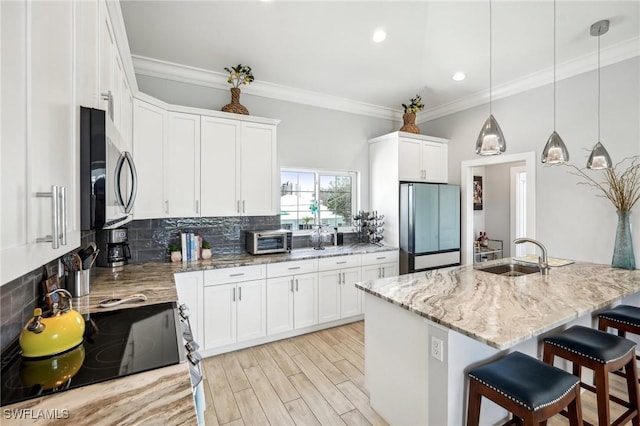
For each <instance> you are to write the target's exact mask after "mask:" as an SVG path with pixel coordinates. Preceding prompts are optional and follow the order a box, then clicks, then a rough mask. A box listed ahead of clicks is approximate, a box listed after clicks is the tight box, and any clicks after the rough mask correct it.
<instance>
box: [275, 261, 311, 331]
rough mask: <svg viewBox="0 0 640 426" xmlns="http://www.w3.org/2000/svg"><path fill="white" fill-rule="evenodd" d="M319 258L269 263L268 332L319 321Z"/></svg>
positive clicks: (289, 329)
mask: <svg viewBox="0 0 640 426" xmlns="http://www.w3.org/2000/svg"><path fill="white" fill-rule="evenodd" d="M317 265H318V262H317V260H316V259H309V260H301V261H293V262H281V263H274V264H270V265H267V277H268V278H267V335H268V336H271V335H274V334H278V333H282V332H285V331H291V330H294V329H295V330H297V329H300V328H305V327H310V326H312V325H316V324H318V274H317V272H316V271H317Z"/></svg>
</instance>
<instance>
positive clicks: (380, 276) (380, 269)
mask: <svg viewBox="0 0 640 426" xmlns="http://www.w3.org/2000/svg"><path fill="white" fill-rule="evenodd" d="M378 278H382V268H380V267H378Z"/></svg>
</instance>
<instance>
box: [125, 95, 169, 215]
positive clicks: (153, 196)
mask: <svg viewBox="0 0 640 426" xmlns="http://www.w3.org/2000/svg"><path fill="white" fill-rule="evenodd" d="M133 117H134V119H133V159H134V161H135V163H136V169H137V171H138V195H137V197H136V202H135V207H134V218H135V219H155V218H163V217H166V216H167V205H166V204H165V201H166V198H165V192H164V178H165V173H166V171H165V169H164V166H163V165H164V145H165V129H166V111H165V110H164V109H162V108H158V107H156V106H155V105H151V104H149V103H147V102H144V101H141V100H138V99H136V100H135V101H134V109H133ZM175 178H178V177H175Z"/></svg>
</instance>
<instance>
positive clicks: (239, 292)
mask: <svg viewBox="0 0 640 426" xmlns="http://www.w3.org/2000/svg"><path fill="white" fill-rule="evenodd" d="M238 300H242V287H238Z"/></svg>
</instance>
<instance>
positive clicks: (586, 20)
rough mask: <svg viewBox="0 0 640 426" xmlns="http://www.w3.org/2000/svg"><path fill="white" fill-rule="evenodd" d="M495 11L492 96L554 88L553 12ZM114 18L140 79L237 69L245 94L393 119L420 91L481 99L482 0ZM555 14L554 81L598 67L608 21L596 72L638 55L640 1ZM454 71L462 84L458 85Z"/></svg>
mask: <svg viewBox="0 0 640 426" xmlns="http://www.w3.org/2000/svg"><path fill="white" fill-rule="evenodd" d="M491 8H492V26H491V28H492V33H493V38H492V40H493V47H492V50H493V54H492V63H493V67H492V85H493V92H494V98H495V97H497V96H499V95H500V89H501V88H503V89H506V88H507V87H509V86H510V85H511V86H517V85H518V84H520V86H522V87H524V86H527V84H529V85H531V84H533V85H535V84H537V85H540V84H543V83H549V82H551V81H552V73H551V71H552V65H553V9H554V3H553V2H552V1H544V0H539V1H497V0H494V1H493V2H492V3H491ZM121 9H122V13H123V18H124V23H125V27H126V31H127V37H128V39H129V46H130V49H131V53H132V54H133V55H134V59H137V61H136V62H134V64H136V72H141V71H140V69H139V66H138V64H139V63H141V61H142V62H143V61H144V59H145V58H151V59H153V60H158V61H163V62H169V63H172V64H180V65H185V66H189V67H195V68H199V69H203V70H207V71H209V72H210V75H213V76H215V77H216V78H218V79H219V82H221V83H224V75H226V73H225V71H224V67H229V66H232V65H236V64H238V63H242V64H246V65H250V66H251V67H252V69H253V74H254V76H255V78H256V81H255V82H254V83H253V84H252V85H251V86H243V91H247V92H251V90H252V87H259V86H260V85H261V84H265V85H272V86H273V85H275V86H273V87H281V88H282V87H283V86H284V88H287V89H289V88H290V89H292V90H294V91H295V90H298V91H304V93H309V92H311V93H317V94H322V95H330V96H335V97H339V98H346V99H348V100H351V101H356V102H360V103H365V104H371V105H375V106H379V107H384V108H389V109H392V110H401V108H402V107H401V104H402V103H408V101H409V99H410V98H411V97H413V96H414V95H415V94H416V93H417V94H420V95H421V96H422V99H423V102H424V103H425V105H426V109H427V110H432V111H433V110H437V109H438V108H440V109H443V108H444V109H446V108H447V105H449V106H451V105H454V104H455V105H465V102H466V105H468V106H471V104H470V103H469V102H467V101H466V100H469V99H472V98H475V99H476V100H477V101H478V102H477V103H479V102H480V100H485V101H486V95H487V90H488V87H489V56H490V55H489V3H488V2H487V1H431V0H429V1H408V2H404V1H379V2H371V1H301V0H299V1H279V0H273V1H239V0H236V1H166V0H165V1H150V0H121ZM556 13H557V27H556V28H557V29H556V57H557V59H556V61H557V64H558V73H557V74H558V78H559V79H560V78H563V77H568V76H570V75H571V74H575V73H576V72H583V71H586V70H588V69H593V68H595V67H596V61H597V57H596V50H597V39H596V38H595V37H591V36H590V35H589V27H590V26H591V24H593V23H594V22H596V21H598V20H600V19H609V20H610V21H611V27H610V30H609V32H608V33H607V34H605V35H603V36H602V37H601V39H600V41H601V49H602V50H601V51H602V64H603V65H606V64H607V63H612V62H615V61H618V60H622V59H626V58H628V57H631V56H636V55H638V54H640V1H637V0H634V1H612V0H611V1H610V0H600V1H560V0H558V1H557V2H556ZM378 28H382V29H384V30H385V31H386V32H387V39H386V40H385V41H384V42H382V43H374V42H373V41H372V40H371V37H372V34H373V32H374V30H376V29H378ZM178 68H179V67H178ZM174 69H176V68H175V67H174ZM456 71H464V72H465V73H466V74H467V79H466V80H464V81H462V82H455V81H453V80H452V79H451V76H452V75H453V73H454V72H456ZM211 72H212V73H211ZM635 78H638V76H636V77H635ZM533 81H535V82H536V83H532V82H533ZM518 82H519V83H518ZM227 87H230V86H228V85H227ZM477 103H476V104H477Z"/></svg>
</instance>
